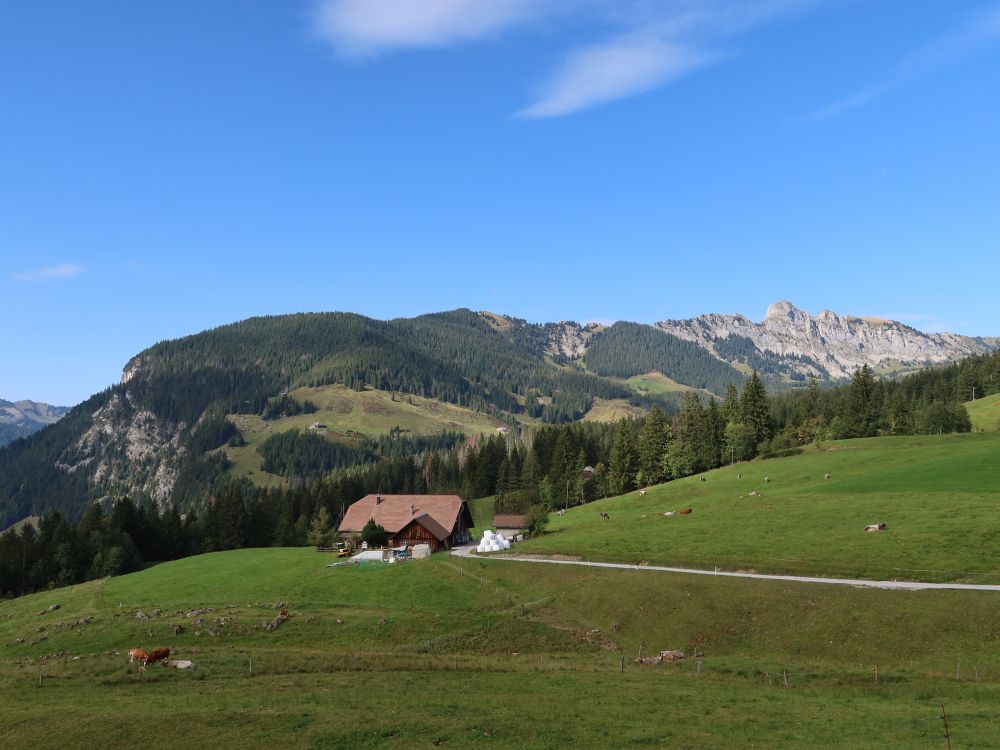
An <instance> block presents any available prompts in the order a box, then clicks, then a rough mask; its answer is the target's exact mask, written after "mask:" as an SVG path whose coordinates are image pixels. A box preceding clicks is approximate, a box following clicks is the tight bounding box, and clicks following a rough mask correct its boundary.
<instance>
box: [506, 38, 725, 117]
mask: <svg viewBox="0 0 1000 750" xmlns="http://www.w3.org/2000/svg"><path fill="white" fill-rule="evenodd" d="M714 57H715V56H714V55H712V54H710V53H708V52H704V51H699V50H697V49H688V48H686V47H683V46H681V45H678V44H673V43H670V42H663V41H659V40H656V39H646V40H628V39H623V40H619V41H615V42H612V43H610V44H603V45H599V46H596V47H590V48H587V49H583V50H579V51H577V52H574V53H572V54H571V55H570V56H569V58H568V59H567V60H566V62H565V63H564V64H563V66H562V68H561V69H560V70H558V71H557V72H556V73H555V75H554V76H553V77H552V78H551V80H550V81H549V82H548V84H547V85H546V86H545V88H544V91H543V94H542V96H541V98H540V99H539V100H538V101H536V102H535V103H534V104H532V105H530V106H528V107H525V108H524V109H522V110H521V111H520V112H518V113H517V116H519V117H523V118H528V119H541V118H546V117H561V116H563V115H569V114H572V113H574V112H579V111H581V110H584V109H587V108H589V107H593V106H595V105H598V104H604V103H606V102H611V101H614V100H616V99H623V98H625V97H628V96H633V95H635V94H639V93H641V92H643V91H648V90H649V89H652V88H656V87H658V86H662V85H664V84H665V83H668V82H669V81H671V80H674V79H677V78H680V77H681V76H683V75H685V74H687V73H690V72H692V71H694V70H697V69H698V68H700V67H703V66H704V65H707V64H708V63H710V62H712V61H713V59H714Z"/></svg>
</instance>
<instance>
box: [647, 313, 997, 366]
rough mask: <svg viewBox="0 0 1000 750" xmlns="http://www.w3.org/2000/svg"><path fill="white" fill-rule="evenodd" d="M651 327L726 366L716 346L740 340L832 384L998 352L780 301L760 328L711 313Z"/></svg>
mask: <svg viewBox="0 0 1000 750" xmlns="http://www.w3.org/2000/svg"><path fill="white" fill-rule="evenodd" d="M655 325H656V327H657V328H659V329H660V330H662V331H666V332H667V333H670V334H673V335H674V336H678V337H680V338H683V339H687V340H688V341H693V342H695V343H698V344H700V345H701V346H703V347H705V349H707V350H708V351H710V352H712V353H713V354H715V355H716V356H718V357H719V358H720V359H727V361H731V360H729V358H727V357H726V356H725V355H724V354H721V353H720V344H722V343H723V342H725V341H726V340H727V339H730V338H731V337H733V336H739V337H742V338H745V339H748V340H749V341H750V342H751V343H752V344H753V347H754V348H755V349H756V350H757V351H758V352H759V353H761V354H763V355H768V356H771V357H772V358H773V357H774V356H776V357H778V358H780V359H782V360H785V362H784V364H785V365H786V366H787V368H788V370H790V371H792V372H797V373H800V374H802V375H804V376H818V377H829V378H832V379H842V378H848V377H850V376H851V375H852V374H853V373H854V371H855V370H856V369H857V368H859V367H861V366H863V365H866V364H867V365H869V366H871V367H874V368H876V369H888V370H892V369H906V368H907V367H920V366H923V365H927V364H937V363H944V362H951V361H955V360H958V359H962V358H963V357H969V356H972V355H975V354H985V353H989V352H991V351H993V350H995V349H996V348H997V341H996V339H982V338H973V337H970V336H959V335H956V334H953V333H924V332H922V331H918V330H916V329H915V328H911V327H910V326H907V325H904V324H903V323H899V322H896V321H892V320H880V319H877V318H860V317H855V316H851V315H838V314H837V313H835V312H831V311H830V310H823V311H822V312H820V313H819V314H817V315H816V316H811V315H809V314H808V313H807V312H804V311H803V310H800V309H799V308H797V307H795V305H793V304H792V303H791V302H787V301H784V300H783V301H781V302H775V303H774V304H773V305H771V306H770V307H769V308H768V309H767V313H766V314H765V316H764V320H763V321H762V322H760V323H754V322H753V321H751V320H750V319H749V318H747V317H745V316H743V315H719V314H709V315H701V316H699V317H697V318H691V319H689V320H664V321H661V322H659V323H656V324H655Z"/></svg>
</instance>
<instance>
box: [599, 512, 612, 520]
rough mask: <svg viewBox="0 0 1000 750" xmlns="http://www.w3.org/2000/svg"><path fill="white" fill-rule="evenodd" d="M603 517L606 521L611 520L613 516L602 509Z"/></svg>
mask: <svg viewBox="0 0 1000 750" xmlns="http://www.w3.org/2000/svg"><path fill="white" fill-rule="evenodd" d="M601 518H603V519H604V520H605V521H607V520H610V518H611V516H609V515H608V514H607V513H605V512H604V511H603V510H602V511H601Z"/></svg>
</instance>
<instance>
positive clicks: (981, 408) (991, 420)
mask: <svg viewBox="0 0 1000 750" xmlns="http://www.w3.org/2000/svg"><path fill="white" fill-rule="evenodd" d="M965 408H966V410H967V411H968V412H969V419H971V420H972V429H974V430H986V431H989V432H993V431H996V430H1000V394H994V395H992V396H985V397H984V398H977V399H976V400H975V401H966V402H965Z"/></svg>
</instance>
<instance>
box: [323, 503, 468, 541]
mask: <svg viewBox="0 0 1000 750" xmlns="http://www.w3.org/2000/svg"><path fill="white" fill-rule="evenodd" d="M375 498H376V495H365V496H364V497H363V498H361V499H360V500H358V501H357V502H356V503H353V504H352V505H351V507H350V508H348V509H347V513H345V514H344V520H343V521H341V522H340V526H339V527H338V531H340V532H341V533H350V532H352V531H358V532H360V531H361V530H362V529H363V528H364V527H365V524H366V523H368V521H369V520H370V519H373V518H374V519H375V523H377V524H378V525H379V526H381V527H382V528H383V529H385V530H386V531H387V532H388V533H389V534H395V533H396V532H397V531H399V530H400V529H402V528H403V527H404V526H406V525H407V524H408V523H410V521H412V520H414V519H416V518H420V517H421V516H425V515H426V516H429V517H430V519H431V520H432V521H433V522H434V523H435V524H436V525H437V526H438V528H439V529H440V530H443V531H444V532H445V534H444V537H440V538H442V539H443V538H445V537H447V536H449V535H450V534H451V533H452V532H453V531H454V530H455V524H456V523H457V522H458V519H459V515H460V514H461V513H462V511H463V509H464V510H465V513H466V514H468V513H469V509H468V506H467V505H466V503H465V500H463V499H462V498H460V497H459V496H458V495H381V502H380V503H378V504H376V503H375ZM411 507H412V510H411ZM467 520H468V521H469V522H470V524H471V515H470V516H469V518H468V519H467ZM421 525H423V526H424V528H425V529H427V530H428V531H430V532H431V533H432V534H434V535H435V536H437V530H435V529H432V528H431V527H430V526H429V525H428V524H426V523H423V522H422V523H421Z"/></svg>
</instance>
